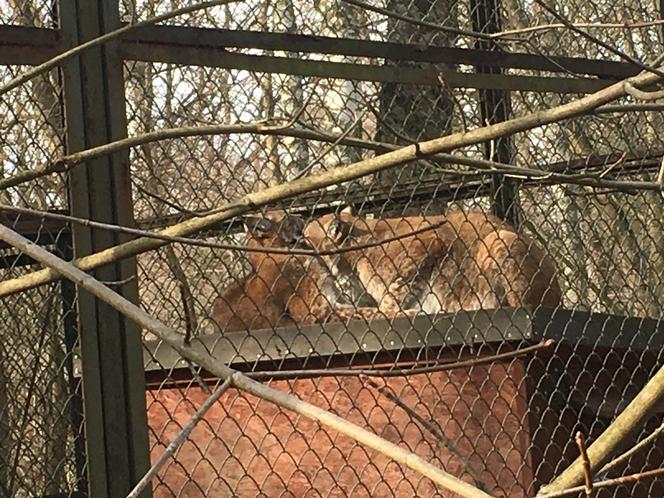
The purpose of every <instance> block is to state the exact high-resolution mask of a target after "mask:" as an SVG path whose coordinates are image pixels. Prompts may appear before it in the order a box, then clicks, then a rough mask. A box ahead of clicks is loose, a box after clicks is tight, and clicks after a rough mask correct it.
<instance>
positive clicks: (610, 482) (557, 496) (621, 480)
mask: <svg viewBox="0 0 664 498" xmlns="http://www.w3.org/2000/svg"><path fill="white" fill-rule="evenodd" d="M661 475H664V468H661V469H654V470H646V471H645V472H637V473H636V474H629V475H626V476H622V477H616V478H614V479H606V480H604V481H597V482H594V483H593V488H594V489H603V488H611V487H614V486H621V485H623V484H633V483H635V482H638V481H642V480H644V479H650V478H651V477H658V476H661ZM585 489H586V487H585V486H575V487H573V488H566V489H561V490H560V491H554V492H552V493H544V494H538V495H537V498H561V497H562V496H569V495H576V494H579V493H583V492H584V491H585Z"/></svg>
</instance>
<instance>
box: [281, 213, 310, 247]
mask: <svg viewBox="0 0 664 498" xmlns="http://www.w3.org/2000/svg"><path fill="white" fill-rule="evenodd" d="M305 225H306V223H305V221H304V220H303V219H302V218H301V217H300V216H294V215H290V216H288V217H287V218H286V219H285V220H284V221H283V222H282V224H281V230H280V233H281V238H282V239H283V241H284V242H286V243H287V244H297V243H299V242H300V241H301V239H302V236H303V232H304V227H305Z"/></svg>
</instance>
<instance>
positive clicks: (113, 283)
mask: <svg viewBox="0 0 664 498" xmlns="http://www.w3.org/2000/svg"><path fill="white" fill-rule="evenodd" d="M135 278H136V275H131V276H129V277H127V278H123V279H122V280H103V282H104V285H108V286H109V287H121V286H123V285H125V284H128V283H129V282H131V281H133V280H134V279H135Z"/></svg>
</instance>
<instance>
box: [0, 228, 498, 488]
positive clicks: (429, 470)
mask: <svg viewBox="0 0 664 498" xmlns="http://www.w3.org/2000/svg"><path fill="white" fill-rule="evenodd" d="M0 240H3V241H5V242H6V243H8V244H9V245H11V246H13V247H15V248H16V249H18V250H19V251H21V252H23V253H25V254H27V255H28V256H30V257H32V258H33V259H35V260H36V261H39V262H40V263H41V264H43V265H45V266H47V267H49V268H50V269H51V270H52V271H54V272H57V273H58V274H59V275H61V276H63V277H64V278H67V279H69V280H71V281H72V282H74V283H75V284H76V285H78V286H79V287H81V288H82V289H85V290H87V291H88V292H90V293H91V294H92V295H94V296H95V297H97V298H98V299H100V300H102V301H104V302H105V303H107V304H108V305H110V306H111V307H113V308H115V309H116V310H118V311H119V312H120V313H122V314H124V315H125V316H126V317H127V318H128V319H130V320H133V321H134V322H135V323H136V324H137V325H139V326H140V327H141V328H144V329H147V330H149V331H151V332H152V333H154V334H155V335H156V336H157V337H158V338H159V339H161V340H163V341H164V342H165V343H166V344H168V345H169V346H171V347H172V348H173V349H175V350H176V351H177V352H178V353H179V354H180V355H181V356H182V357H183V358H187V359H189V360H191V361H192V362H194V363H196V364H197V365H199V366H200V367H202V368H204V369H205V370H207V371H208V372H210V373H212V374H213V375H217V376H219V377H220V378H222V379H224V380H226V379H229V378H230V379H231V382H232V384H233V386H234V387H236V388H238V389H242V390H244V391H246V392H248V393H250V394H253V395H254V396H257V397H259V398H261V399H264V400H266V401H269V402H271V403H274V404H276V405H278V406H279V407H282V408H285V409H287V410H292V411H294V412H296V413H298V414H300V415H302V416H304V417H307V418H309V419H311V420H313V421H315V422H318V423H320V424H322V425H325V426H327V427H329V428H330V429H332V430H336V431H339V432H340V433H342V434H344V435H346V436H349V437H351V438H352V439H354V440H356V441H358V442H359V443H361V444H364V445H366V446H367V447H369V448H371V449H373V450H376V451H378V452H379V453H381V454H383V455H385V456H387V457H388V458H391V459H393V460H394V461H395V462H397V463H400V464H403V465H405V466H406V467H409V468H410V469H412V470H413V471H415V472H417V473H418V474H421V475H423V476H425V477H428V478H429V479H431V480H432V481H433V482H434V483H436V484H438V485H439V486H440V487H442V488H444V489H447V490H450V491H451V492H453V493H457V494H459V495H461V496H462V497H466V498H491V497H490V496H489V495H488V494H486V493H484V492H483V491H481V490H479V489H477V488H476V487H475V486H472V485H470V484H468V483H466V482H464V481H462V480H461V479H458V478H456V477H454V476H453V475H451V474H448V473H447V472H445V471H444V470H442V469H439V468H438V467H436V466H434V465H432V464H430V463H429V462H426V461H425V460H424V459H422V458H420V457H419V456H417V455H415V454H414V453H412V452H409V451H406V450H404V449H403V448H401V447H399V446H398V445H396V444H394V443H391V442H389V441H386V440H385V439H383V438H381V437H379V436H377V435H376V434H374V433H372V432H370V431H368V430H366V429H363V428H361V427H358V426H357V425H355V424H352V423H350V422H348V421H347V420H345V419H343V418H341V417H339V416H338V415H335V414H333V413H331V412H328V411H325V410H322V409H321V408H318V407H316V406H314V405H312V404H310V403H307V402H305V401H302V400H300V399H298V398H296V397H294V396H292V395H289V394H286V393H283V392H280V391H277V390H276V389H273V388H271V387H269V386H266V385H264V384H261V383H260V382H256V381H255V380H252V379H250V378H248V377H246V376H245V375H242V374H241V373H240V372H238V371H237V370H233V369H232V368H229V367H228V366H227V365H226V364H224V363H223V362H221V361H219V360H218V359H216V358H214V357H213V356H212V355H211V354H210V353H209V352H208V351H205V350H198V349H195V348H192V347H191V346H187V345H186V344H184V341H183V338H182V335H181V334H179V333H178V332H176V331H175V330H173V329H172V328H170V327H168V326H166V325H164V324H163V323H162V322H160V321H159V320H157V319H155V318H154V317H152V316H151V315H150V314H148V313H147V312H146V311H145V310H143V309H142V308H140V307H139V306H136V305H135V304H134V303H132V302H130V301H129V300H127V299H126V298H124V297H123V296H121V295H119V294H117V293H116V292H113V291H112V290H111V289H110V288H108V287H106V286H105V285H104V284H102V283H101V282H99V281H98V280H96V279H95V278H93V277H92V276H90V275H88V274H87V273H85V272H83V271H82V270H80V269H79V268H76V267H75V266H74V265H73V264H71V263H68V262H66V261H64V260H62V259H60V258H58V257H57V256H55V255H54V254H51V253H49V252H48V251H47V250H46V249H44V248H42V247H39V246H38V245H36V244H35V243H34V242H32V241H30V240H28V239H26V238H25V237H23V236H21V235H19V234H18V233H16V232H15V231H14V230H11V229H10V228H8V227H6V226H4V225H1V224H0Z"/></svg>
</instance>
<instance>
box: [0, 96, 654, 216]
mask: <svg viewBox="0 0 664 498" xmlns="http://www.w3.org/2000/svg"><path fill="white" fill-rule="evenodd" d="M600 109H601V108H600ZM261 123H262V122H261ZM225 133H258V134H267V135H270V134H279V135H283V136H289V137H294V138H302V139H310V140H318V141H322V142H331V143H338V144H341V145H347V146H351V147H363V148H366V149H370V150H375V151H377V152H391V151H392V152H396V151H398V150H402V146H399V145H395V144H390V143H385V142H375V141H371V140H365V139H360V138H356V137H345V138H342V137H340V136H339V135H333V134H327V133H322V132H319V131H313V130H308V129H283V128H280V127H266V126H264V124H258V123H248V124H237V125H221V126H199V127H188V128H169V129H165V130H159V131H155V132H150V133H145V134H142V135H137V136H135V137H131V138H126V139H122V140H118V141H116V142H111V143H109V144H105V145H100V146H98V147H93V148H91V149H87V150H84V151H81V152H76V153H73V154H70V155H67V156H64V157H62V158H60V159H57V160H56V161H55V162H53V163H49V164H47V165H45V166H42V167H39V168H35V169H32V170H29V171H24V172H21V173H17V174H15V175H12V176H8V177H6V178H2V179H0V190H2V189H6V188H9V187H14V186H17V185H20V184H22V183H25V182H27V181H30V180H34V179H36V178H40V177H42V176H46V175H48V174H51V173H54V172H64V171H68V170H70V169H71V168H73V167H74V166H75V165H77V164H80V163H81V162H85V161H88V160H91V159H95V158H97V157H102V156H105V155H108V154H112V153H114V152H118V151H120V150H124V149H127V148H131V147H134V146H138V145H144V144H147V143H151V142H156V141H161V140H166V139H170V138H181V137H190V136H206V135H217V134H225ZM464 133H469V132H468V131H465V132H464ZM409 140H410V139H409ZM412 145H413V146H414V147H419V144H417V143H413V144H412ZM413 160H415V158H414V159H413ZM416 160H417V161H420V162H422V163H423V164H425V165H426V166H428V167H435V165H433V164H431V162H430V161H440V162H443V163H448V164H460V165H463V166H469V167H472V168H477V169H478V170H482V171H483V172H486V173H485V174H504V175H521V178H524V179H527V180H529V181H542V182H548V183H570V184H578V185H585V186H590V187H596V188H612V189H623V190H657V191H659V190H660V188H659V184H657V183H654V182H631V181H630V182H625V181H615V180H608V181H603V180H602V179H600V178H597V177H596V176H595V177H592V176H588V175H583V176H581V177H575V176H572V175H565V174H560V173H549V172H547V171H543V170H541V169H535V168H526V167H523V166H514V165H511V164H507V163H500V162H496V161H488V160H486V159H476V158H470V157H465V156H460V155H454V154H448V153H443V152H439V153H435V154H428V155H427V156H426V159H425V158H424V157H417V158H416ZM446 171H447V170H446ZM457 174H459V175H470V174H473V175H476V174H479V173H477V172H464V171H461V170H460V171H458V172H457ZM145 193H146V194H147V195H150V196H152V197H155V198H158V197H157V196H156V194H153V193H152V192H148V191H145ZM159 200H161V201H163V202H169V203H170V201H166V200H165V199H163V198H159ZM170 205H171V207H174V208H178V206H177V205H176V204H173V203H170ZM245 205H246V203H241V202H240V203H231V204H230V205H226V206H224V207H222V208H219V209H211V210H208V211H204V212H195V213H194V212H192V213H191V215H192V216H197V217H204V216H209V215H213V214H219V213H221V212H223V211H229V210H232V209H235V208H237V207H243V206H245ZM182 210H183V212H187V210H185V209H184V208H182Z"/></svg>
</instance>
